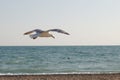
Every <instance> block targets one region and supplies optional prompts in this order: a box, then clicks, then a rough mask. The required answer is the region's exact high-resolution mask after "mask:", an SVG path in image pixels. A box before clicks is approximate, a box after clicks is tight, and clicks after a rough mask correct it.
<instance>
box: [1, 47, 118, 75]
mask: <svg viewBox="0 0 120 80" xmlns="http://www.w3.org/2000/svg"><path fill="white" fill-rule="evenodd" d="M74 72H75V73H77V72H78V73H82V72H120V46H0V74H9V73H13V74H19V73H21V74H24V73H31V74H32V73H33V74H34V73H46V74H47V73H74Z"/></svg>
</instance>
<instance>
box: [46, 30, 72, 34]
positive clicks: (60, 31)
mask: <svg viewBox="0 0 120 80" xmlns="http://www.w3.org/2000/svg"><path fill="white" fill-rule="evenodd" d="M47 31H48V32H49V31H55V32H58V33H63V34H66V35H70V34H69V33H67V32H65V31H64V30H61V29H49V30H47Z"/></svg>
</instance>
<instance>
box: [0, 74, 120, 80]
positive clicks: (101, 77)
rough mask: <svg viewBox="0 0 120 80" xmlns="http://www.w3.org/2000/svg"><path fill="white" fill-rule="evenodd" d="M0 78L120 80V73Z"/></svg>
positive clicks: (3, 78)
mask: <svg viewBox="0 0 120 80" xmlns="http://www.w3.org/2000/svg"><path fill="white" fill-rule="evenodd" d="M0 80H120V73H101V74H85V73H84V74H44V75H40V74H39V75H0Z"/></svg>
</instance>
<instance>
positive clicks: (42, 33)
mask: <svg viewBox="0 0 120 80" xmlns="http://www.w3.org/2000/svg"><path fill="white" fill-rule="evenodd" d="M50 31H54V32H58V33H63V34H66V35H69V33H67V32H65V31H63V30H61V29H50V30H47V31H43V30H40V29H35V30H32V31H28V32H26V33H24V35H28V34H30V38H32V39H36V38H37V37H52V38H55V37H54V36H53V35H52V34H50V33H49V32H50ZM33 32H36V33H35V34H31V33H33Z"/></svg>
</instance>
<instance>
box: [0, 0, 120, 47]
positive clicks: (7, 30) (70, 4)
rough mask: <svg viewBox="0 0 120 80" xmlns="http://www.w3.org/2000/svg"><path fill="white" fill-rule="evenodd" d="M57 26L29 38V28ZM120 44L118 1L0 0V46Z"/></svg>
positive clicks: (119, 4)
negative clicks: (50, 35) (46, 35)
mask: <svg viewBox="0 0 120 80" xmlns="http://www.w3.org/2000/svg"><path fill="white" fill-rule="evenodd" d="M36 28H38V29H43V30H47V29H52V28H59V29H63V30H65V31H67V32H69V33H70V34H71V35H70V36H67V35H63V34H59V33H53V34H54V36H55V37H56V39H52V38H38V39H36V40H32V39H30V38H29V36H24V35H23V33H24V32H26V31H29V30H32V29H36ZM113 44H115V45H120V0H0V45H1V46H2V45H39V46H41V45H113Z"/></svg>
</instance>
